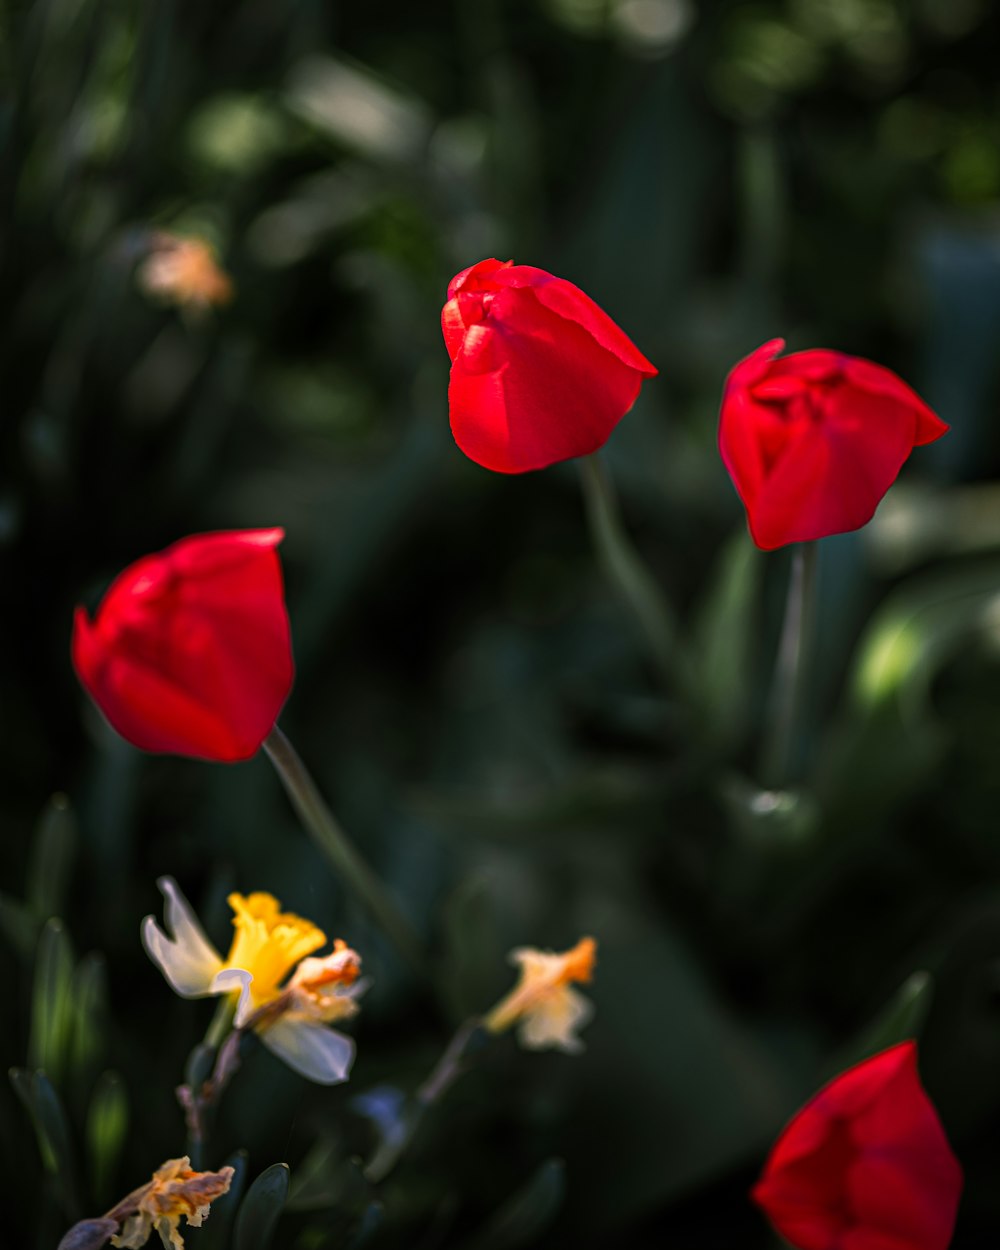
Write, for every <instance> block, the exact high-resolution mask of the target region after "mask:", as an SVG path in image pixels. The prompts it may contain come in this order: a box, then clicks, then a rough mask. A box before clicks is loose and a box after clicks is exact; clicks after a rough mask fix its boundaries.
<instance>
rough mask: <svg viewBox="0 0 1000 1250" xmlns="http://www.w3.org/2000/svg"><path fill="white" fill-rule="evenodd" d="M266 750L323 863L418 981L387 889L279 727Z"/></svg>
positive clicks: (418, 962)
mask: <svg viewBox="0 0 1000 1250" xmlns="http://www.w3.org/2000/svg"><path fill="white" fill-rule="evenodd" d="M264 750H265V751H266V752H267V756H268V758H269V759H270V761H271V763H272V764H273V765H274V767H275V769H276V770H277V773H278V776H279V777H280V778H281V783H282V785H283V786H284V787H285V790H286V791H287V793H288V797H289V798H290V799H291V801H292V806H293V807H294V808H295V810H296V812H298V814H299V817H300V819H301V821H302V823H303V825H305V828H306V831H307V832H308V834H309V836H310V837H311V838H312V840H313V842H315V844H316V846H317V847H318V848H319V849H320V851H321V852H322V853H323V855H324V856H325V857H326V859H327V860H328V862H329V863H330V865H331V867H332V868H333V870H334V872H335V873H337V875H338V876H339V877H340V878H341V879H342V880H343V881H344V882H346V884H347V886H348V888H349V889H351V890H352V891H353V892H354V894H355V896H356V897H357V898H358V899H359V900H360V901H361V903H362V904H363V905H364V906H365V907H366V908H367V910H368V911H369V912H370V913H371V915H372V916H373V918H374V919H375V920H376V921H377V922H378V924H379V925H380V927H381V928H382V931H383V932H384V933H385V935H386V937H387V938H388V939H389V940H390V941H391V942H392V944H393V946H394V947H395V948H396V950H397V951H398V953H399V954H400V955H401V956H402V958H403V959H404V960H405V961H406V963H407V964H408V965H409V966H410V968H412V969H413V970H414V971H415V972H416V973H417V974H418V976H420V977H421V979H424V978H426V975H427V972H426V968H425V967H424V964H423V961H422V959H421V955H420V940H419V938H418V937H417V935H416V933H415V932H414V931H413V928H412V927H411V925H410V923H409V921H408V920H407V919H406V917H405V916H404V915H403V913H402V912H401V911H400V910H399V908H398V907H397V906H396V903H395V902H394V901H393V899H392V897H391V896H390V895H389V893H388V891H387V890H386V888H385V886H384V885H383V884H382V882H381V881H380V880H379V879H378V877H377V876H376V875H375V873H374V872H372V870H371V869H370V868H369V867H368V865H367V864H366V863H365V861H364V860H363V859H362V858H361V856H360V855H359V854H358V852H357V851H356V850H355V849H354V847H353V846H352V845H351V843H350V841H349V840H348V837H347V835H346V834H345V833H344V831H343V829H341V827H340V825H339V824H338V823H337V821H336V820H335V818H334V816H333V813H332V812H331V811H330V809H329V808H328V807H327V805H326V803H325V802H324V801H323V798H322V796H321V795H320V792H319V790H317V788H316V785H315V783H314V781H313V779H312V777H310V776H309V773H308V772H307V771H306V767H305V765H304V764H303V763H302V760H301V759H300V758H299V756H298V754H297V752H296V750H295V748H294V747H293V746H292V744H291V743H290V742H289V741H288V739H287V738H286V737H285V735H284V734H283V733H282V732H281V730H280V729H279V728H278V726H277V725H275V727H274V728H273V729H272V730H271V732H270V733H269V734H268V736H267V737H266V738H265V739H264Z"/></svg>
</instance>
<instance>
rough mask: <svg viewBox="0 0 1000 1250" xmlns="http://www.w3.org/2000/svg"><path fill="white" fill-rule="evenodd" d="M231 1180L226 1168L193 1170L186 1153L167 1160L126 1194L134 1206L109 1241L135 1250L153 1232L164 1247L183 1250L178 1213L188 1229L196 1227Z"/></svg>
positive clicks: (143, 1243) (228, 1170)
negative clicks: (145, 1181)
mask: <svg viewBox="0 0 1000 1250" xmlns="http://www.w3.org/2000/svg"><path fill="white" fill-rule="evenodd" d="M232 1179H233V1169H232V1168H230V1167H225V1168H220V1170H219V1171H218V1172H194V1171H192V1170H191V1160H190V1159H189V1158H188V1157H187V1156H186V1155H185V1157H184V1158H183V1159H168V1160H167V1161H166V1163H164V1164H163V1166H162V1167H160V1168H157V1169H156V1171H155V1172H154V1173H153V1179H152V1180H151V1181H150V1182H149V1183H148V1184H147V1185H144V1186H142V1188H140V1189H137V1190H136V1191H135V1193H133V1194H130V1195H129V1197H128V1199H127V1202H128V1204H129V1206H130V1207H132V1208H134V1209H133V1210H132V1213H131V1214H130V1215H128V1216H127V1217H126V1219H125V1221H124V1223H123V1224H122V1227H121V1232H119V1233H118V1234H117V1235H116V1236H114V1237H112V1238H111V1244H112V1245H113V1246H118V1247H119V1248H120V1250H137V1247H139V1246H144V1245H145V1244H146V1242H147V1241H148V1240H149V1238H150V1236H151V1235H152V1234H153V1233H154V1232H156V1233H159V1234H160V1240H161V1241H162V1242H163V1245H164V1246H165V1247H166V1250H184V1239H183V1238H182V1237H181V1231H180V1221H181V1216H183V1217H184V1218H185V1219H186V1220H187V1223H188V1225H189V1226H190V1227H191V1228H200V1227H201V1225H202V1224H203V1222H204V1220H205V1217H206V1216H207V1215H208V1213H209V1212H208V1209H209V1206H210V1205H211V1203H213V1202H214V1201H215V1199H216V1198H220V1197H221V1196H222V1195H223V1194H224V1193H226V1192H228V1190H229V1186H230V1184H231V1183H232ZM120 1205H124V1204H120Z"/></svg>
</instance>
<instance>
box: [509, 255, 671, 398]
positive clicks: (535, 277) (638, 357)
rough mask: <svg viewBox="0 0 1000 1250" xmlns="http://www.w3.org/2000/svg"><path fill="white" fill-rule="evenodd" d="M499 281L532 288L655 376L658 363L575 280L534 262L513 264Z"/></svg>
mask: <svg viewBox="0 0 1000 1250" xmlns="http://www.w3.org/2000/svg"><path fill="white" fill-rule="evenodd" d="M497 280H498V282H499V283H500V284H503V285H510V286H518V287H520V286H527V287H530V288H531V291H532V293H533V294H534V296H535V298H536V299H537V300H538V301H539V303H540V304H542V305H544V306H545V307H546V308H547V309H549V310H550V311H551V312H554V313H556V315H557V316H559V317H562V318H563V319H564V320H565V321H568V322H570V323H571V324H573V325H578V326H579V327H580V328H581V329H583V330H586V332H587V333H588V334H589V335H590V336H591V338H592V339H594V341H595V342H596V343H598V344H599V345H600V346H601V347H603V348H604V350H605V351H608V352H611V353H612V354H613V355H615V356H617V357H618V359H619V360H620V361H621V362H622V364H624V365H627V366H628V367H629V368H630V369H636V370H637V371H638V372H639V373H641V374H642V375H643V376H644V377H648V378H652V377H655V376H656V374H657V372H658V370H657V369H656V366H655V365H653V364H651V363H650V361H648V360H647V359H646V357H645V356H644V355H643V354H642V352H641V351H639V349H638V347H636V345H635V344H634V343H633V342H632V340H631V339H630V338H629V337H628V335H627V334H626V333H625V331H624V330H622V328H621V327H620V326H619V325H617V323H616V322H614V321H613V320H612V319H611V318H610V317H609V316H608V314H607V313H606V312H605V311H604V309H603V308H601V306H600V305H599V304H596V303H595V302H594V301H593V300H592V299H591V298H590V296H589V295H587V294H586V293H585V292H583V291H581V290H580V288H579V287H578V286H575V285H574V284H573V283H572V282H568V281H567V280H566V279H565V278H557V277H556V276H555V275H554V274H551V273H547V272H546V271H545V270H544V269H536V268H535V267H534V266H533V265H514V266H513V267H512V268H511V269H509V270H508V271H507V273H505V274H501V275H498V279H497Z"/></svg>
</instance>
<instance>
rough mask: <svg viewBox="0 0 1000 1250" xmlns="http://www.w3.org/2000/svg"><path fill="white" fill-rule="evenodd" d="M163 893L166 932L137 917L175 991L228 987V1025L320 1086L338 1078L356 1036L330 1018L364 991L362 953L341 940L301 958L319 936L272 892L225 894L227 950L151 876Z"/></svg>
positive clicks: (169, 887)
mask: <svg viewBox="0 0 1000 1250" xmlns="http://www.w3.org/2000/svg"><path fill="white" fill-rule="evenodd" d="M157 885H159V887H160V890H161V891H162V892H163V895H164V897H165V899H166V908H165V912H164V920H165V924H166V929H167V932H166V933H164V931H163V930H162V929H161V928H160V927H159V925H158V924H157V923H156V921H155V920H154V918H153V917H152V916H147V917H146V919H145V920H144V921H143V923H142V942H143V945H144V946H145V948H146V952H147V954H148V955H149V957H150V959H152V961H153V962H154V963H155V964H156V965H157V967H158V968H159V969H160V971H161V972H162V973H163V975H164V976H165V977H166V979H167V981H168V982H169V983H170V985H171V986H172V987H173V989H174V990H176V992H177V993H178V994H180V995H181V996H182V997H183V998H202V997H204V996H206V995H210V994H231V995H233V997H234V1000H235V1002H236V1015H235V1021H234V1022H235V1025H236V1027H237V1028H240V1029H242V1028H250V1029H253V1030H254V1032H256V1033H257V1034H258V1035H259V1037H260V1039H261V1041H262V1042H263V1043H264V1045H265V1046H267V1047H268V1049H269V1050H271V1051H273V1052H274V1053H275V1054H276V1055H277V1056H278V1057H279V1058H280V1059H283V1060H284V1061H285V1063H287V1064H288V1065H289V1067H291V1068H294V1069H295V1071H296V1072H299V1073H301V1074H302V1075H303V1076H305V1077H308V1078H309V1080H311V1081H317V1082H319V1083H320V1084H322V1085H333V1084H335V1083H336V1082H338V1081H345V1080H346V1079H347V1075H348V1072H349V1071H350V1068H351V1064H352V1063H353V1061H354V1043H353V1041H352V1040H351V1039H350V1038H349V1037H346V1036H345V1035H344V1034H343V1033H338V1032H337V1031H336V1030H335V1029H331V1028H329V1027H328V1025H330V1024H332V1023H333V1022H334V1021H337V1020H346V1019H348V1018H349V1017H351V1016H353V1015H355V1014H356V1013H357V1010H358V1004H357V1001H356V1000H357V998H358V996H359V995H360V994H361V993H362V992H363V990H364V988H365V987H364V983H363V982H361V981H359V979H358V977H359V973H360V968H361V959H360V957H359V956H358V954H357V953H356V952H355V951H353V950H351V949H350V947H348V946H347V945H346V944H345V943H344V942H341V941H337V942H335V943H334V948H333V951H332V952H331V953H330V954H329V955H326V956H324V957H322V958H307V956H311V955H312V954H313V952H314V951H316V950H318V949H319V948H320V947H321V946H324V945H325V944H326V934H325V933H324V932H323V931H322V929H318V928H317V927H316V925H314V924H313V923H312V922H311V921H309V920H303V919H302V918H301V917H300V916H296V915H293V914H292V913H291V912H283V911H282V910H281V904H280V903H279V902H278V900H277V899H276V898H274V896H273V895H271V894H265V893H256V894H249V895H246V896H244V895H242V894H230V895H229V899H228V902H229V905H230V907H231V908H232V909H233V912H234V913H235V916H234V919H233V926H234V927H235V929H236V933H235V935H234V937H233V942H232V945H231V947H230V949H229V954H228V955H227V956H226V958H225V959H223V958H222V956H221V955H220V954H219V952H218V951H217V950H216V949H215V947H214V946H213V945H212V944H211V942H210V941H209V940H208V938H207V937H206V936H205V933H204V931H203V930H202V928H201V925H200V924H199V923H198V919H197V917H196V916H195V914H194V912H193V911H192V909H191V906H190V904H189V903H188V901H187V899H185V897H184V896H183V894H181V892H180V890H179V889H178V887H177V883H176V882H175V881H174V880H173V879H172V878H170V877H161V878H160V880H159V881H158V882H157Z"/></svg>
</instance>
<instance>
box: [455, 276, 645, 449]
mask: <svg viewBox="0 0 1000 1250" xmlns="http://www.w3.org/2000/svg"><path fill="white" fill-rule="evenodd" d="M441 327H442V329H443V331H444V340H445V344H446V345H447V348H448V354H449V356H450V357H451V362H452V364H451V382H450V384H449V387H448V405H449V408H450V411H451V430H452V433H453V434H454V436H455V441H456V442H457V443H458V445H459V447H461V449H462V450H463V451H464V452H465V454H466V455H467V456H468V457H469V458H470V459H471V460H475V461H476V463H477V464H481V465H482V466H483V467H484V468H487V469H493V470H495V471H496V472H497V473H524V472H525V471H526V470H528V469H544V468H545V467H546V466H547V465H550V464H555V463H556V462H557V461H559V460H569V459H570V458H571V457H573V456H586V455H589V454H590V453H591V452H593V451H596V450H597V449H598V448H599V447H603V445H604V444H605V443H606V442H607V440H608V437H609V436H610V434H611V431H612V430H613V429H614V428H615V426H616V425H617V424H618V422H619V421H620V420H621V418H622V417H623V416H624V415H625V413H626V412H628V410H629V409H630V408H631V407H632V405H633V403H635V397H636V396H637V395H638V394H639V387H640V386H641V385H642V380H643V378H648V377H652V376H653V375H654V374H655V373H656V369H655V368H654V367H653V366H652V365H651V364H650V363H649V361H648V360H647V359H646V357H645V356H643V354H642V353H641V352H640V351H639V350H638V348H637V347H636V346H635V344H634V343H633V342H632V341H631V339H629V338H628V337H627V336H626V335H625V334H624V332H623V331H622V330H620V329H619V328H618V326H617V325H615V323H614V322H613V321H612V320H611V318H610V317H609V316H608V315H607V313H605V312H603V311H602V310H601V309H600V308H598V306H597V305H596V304H595V303H594V301H593V300H592V299H590V297H589V296H587V295H584V293H583V292H582V291H581V290H580V289H579V287H575V286H574V285H573V284H572V282H567V281H566V280H565V279H564V278H556V277H554V276H553V275H552V274H550V273H546V272H545V270H544V269H535V268H534V267H533V266H531V265H515V264H514V263H513V262H512V261H507V262H501V261H499V260H481V261H480V262H479V264H478V265H473V266H472V267H471V269H464V270H463V271H462V272H461V273H460V274H458V275H456V276H455V277H454V278H452V280H451V283H450V284H449V286H448V302H447V304H445V306H444V311H443V312H442V314H441Z"/></svg>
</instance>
